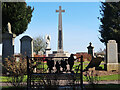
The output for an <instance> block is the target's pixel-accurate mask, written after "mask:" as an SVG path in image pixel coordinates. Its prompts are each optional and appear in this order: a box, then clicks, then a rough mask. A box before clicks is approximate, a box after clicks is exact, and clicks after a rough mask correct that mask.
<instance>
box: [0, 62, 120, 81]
mask: <svg viewBox="0 0 120 90" xmlns="http://www.w3.org/2000/svg"><path fill="white" fill-rule="evenodd" d="M88 63H89V61H85V62H83V69H85V67H87V64H88ZM102 63H104V62H102ZM79 64H80V62H75V64H74V66H73V70H76V69H77V66H78V65H79ZM47 67H48V66H47V64H46V63H44V68H45V69H46V70H47ZM100 67H102V69H104V65H100ZM37 68H43V66H42V65H39V66H38V67H37ZM79 72H80V70H79V71H78V73H79ZM119 77H120V75H107V76H101V77H100V80H102V81H103V80H118V79H119V80H120V78H119ZM26 80H27V75H25V76H24V80H23V81H24V82H25V81H26ZM83 80H84V81H86V80H85V76H83ZM8 81H12V78H11V77H7V76H0V82H8Z"/></svg>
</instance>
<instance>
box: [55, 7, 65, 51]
mask: <svg viewBox="0 0 120 90" xmlns="http://www.w3.org/2000/svg"><path fill="white" fill-rule="evenodd" d="M56 12H59V21H58V48H57V51H58V52H59V53H62V52H63V34H62V12H65V10H62V9H61V6H59V10H56Z"/></svg>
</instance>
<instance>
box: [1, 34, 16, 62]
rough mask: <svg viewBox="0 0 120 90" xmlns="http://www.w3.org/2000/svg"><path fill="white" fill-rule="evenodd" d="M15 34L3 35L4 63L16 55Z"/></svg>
mask: <svg viewBox="0 0 120 90" xmlns="http://www.w3.org/2000/svg"><path fill="white" fill-rule="evenodd" d="M15 37H16V35H15V34H11V33H4V34H3V35H2V60H3V63H4V59H5V58H8V57H11V56H12V55H14V38H15Z"/></svg>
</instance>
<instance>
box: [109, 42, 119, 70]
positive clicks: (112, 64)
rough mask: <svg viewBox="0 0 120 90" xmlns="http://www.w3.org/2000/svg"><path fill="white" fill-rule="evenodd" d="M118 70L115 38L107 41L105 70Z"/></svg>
mask: <svg viewBox="0 0 120 90" xmlns="http://www.w3.org/2000/svg"><path fill="white" fill-rule="evenodd" d="M111 70H118V48H117V43H116V41H115V40H109V41H108V43H107V71H111Z"/></svg>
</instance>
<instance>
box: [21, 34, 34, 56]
mask: <svg viewBox="0 0 120 90" xmlns="http://www.w3.org/2000/svg"><path fill="white" fill-rule="evenodd" d="M20 41H21V49H20V52H21V54H22V55H24V56H29V57H33V39H32V38H31V37H29V36H23V37H22V38H21V39H20Z"/></svg>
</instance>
